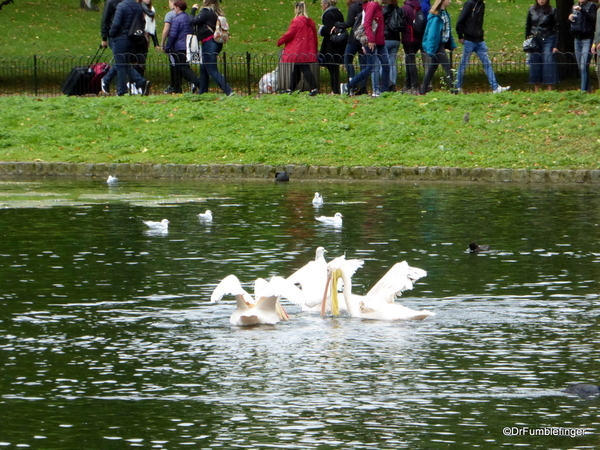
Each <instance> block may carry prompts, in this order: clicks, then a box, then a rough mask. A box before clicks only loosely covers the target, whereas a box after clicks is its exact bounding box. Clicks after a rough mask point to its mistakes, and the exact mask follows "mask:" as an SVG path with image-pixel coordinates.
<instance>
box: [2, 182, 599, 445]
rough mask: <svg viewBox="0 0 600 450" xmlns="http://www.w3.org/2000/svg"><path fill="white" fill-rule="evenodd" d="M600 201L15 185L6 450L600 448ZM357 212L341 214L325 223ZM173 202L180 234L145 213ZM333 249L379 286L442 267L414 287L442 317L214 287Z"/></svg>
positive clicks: (475, 189)
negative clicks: (358, 311) (592, 388)
mask: <svg viewBox="0 0 600 450" xmlns="http://www.w3.org/2000/svg"><path fill="white" fill-rule="evenodd" d="M315 191H319V192H321V193H322V194H323V196H324V198H325V204H324V205H323V206H322V207H320V208H319V209H316V208H315V207H313V205H312V204H311V199H312V197H313V194H314V192H315ZM599 194H600V190H599V189H598V187H593V186H585V185H580V186H556V185H537V186H534V185H532V186H528V185H513V184H507V185H505V184H502V185H497V184H451V183H447V184H446V183H395V182H370V183H330V182H297V181H294V180H292V181H291V182H289V183H275V182H271V181H239V182H235V183H234V182H231V181H229V182H220V181H216V180H209V181H193V182H192V181H186V182H179V181H166V180H161V181H157V180H144V181H140V180H136V181H128V180H121V181H120V182H119V184H118V185H117V186H115V187H108V186H107V185H106V183H105V182H104V180H92V179H85V180H81V179H78V180H74V179H50V180H47V179H43V180H41V179H33V180H28V179H21V178H9V179H7V178H5V179H0V223H2V227H1V229H0V361H1V362H2V365H1V368H0V447H1V448H3V447H6V448H31V449H45V450H52V449H123V448H135V447H141V448H157V449H177V448H202V449H225V448H226V449H230V448H240V449H264V448H274V449H348V450H354V449H421V448H422V449H445V448H448V449H450V448H451V449H456V448H464V449H467V448H484V449H490V448H514V447H525V448H536V449H550V448H561V449H562V448H577V449H583V448H589V449H592V448H600V419H599V417H598V412H599V409H600V400H599V399H598V398H588V399H581V398H579V397H577V396H572V395H567V394H564V393H563V392H562V389H564V388H565V387H566V386H567V385H569V384H570V383H573V382H586V383H594V384H600V366H599V364H598V351H599V350H600V336H599V333H598V329H599V328H598V325H599V318H600V314H599V309H598V306H597V305H598V301H599V288H598V281H597V280H598V275H599V274H600V239H599V235H600V225H599V224H600V195H599ZM206 209H211V210H212V212H213V215H214V221H213V222H212V223H211V224H203V223H200V221H199V220H198V219H197V217H196V215H197V214H198V213H200V212H204V211H205V210H206ZM335 212H341V213H342V214H343V215H344V223H343V225H342V227H341V228H333V227H328V226H325V225H322V224H320V223H319V222H317V221H316V220H315V218H314V217H315V215H321V214H324V215H333V214H334V213H335ZM163 218H168V219H169V220H170V222H171V225H170V228H169V231H168V233H166V234H153V233H151V232H149V231H148V229H147V228H146V227H145V225H144V224H143V223H142V220H160V219H163ZM473 240H477V241H478V242H479V243H480V244H489V245H490V246H491V251H490V252H488V253H483V254H470V253H468V252H467V251H466V250H467V247H468V244H469V242H471V241H473ZM317 246H324V247H325V248H326V249H327V251H328V253H327V255H326V256H327V258H328V259H331V258H333V257H335V256H339V255H341V254H343V253H346V255H347V257H348V258H362V259H364V260H365V264H364V267H363V268H362V269H360V270H359V271H358V272H357V273H356V275H355V277H354V278H353V282H354V286H353V290H354V291H355V292H357V293H365V292H366V291H367V290H368V289H369V288H370V286H372V285H373V284H374V283H375V282H376V281H377V280H378V279H379V278H380V277H381V276H382V275H383V274H384V273H385V272H386V271H387V269H388V268H389V267H391V266H392V265H393V264H394V263H396V262H400V261H402V260H406V261H407V262H408V263H409V264H410V265H412V266H415V267H420V268H422V269H425V270H426V271H427V272H428V275H427V277H425V278H422V279H421V280H419V282H418V283H417V284H416V285H415V287H414V289H413V290H412V291H407V292H405V294H404V296H403V297H401V298H400V299H399V302H400V303H402V304H404V305H405V306H409V307H412V308H415V309H430V310H432V311H434V312H435V313H436V315H435V316H434V317H431V318H428V319H427V320H425V321H422V322H394V323H392V322H376V321H365V320H359V319H352V318H348V317H343V316H342V317H324V318H322V317H320V316H319V315H314V314H310V313H302V312H301V311H300V309H299V307H297V306H294V305H289V304H286V309H287V311H288V313H290V316H291V320H290V321H289V322H283V323H279V324H277V325H273V326H257V327H248V328H240V327H233V326H231V325H230V324H229V316H230V314H231V313H232V311H233V310H234V308H235V301H234V299H233V298H231V297H227V298H225V299H224V300H223V301H221V302H220V303H217V304H212V303H210V300H209V298H210V294H211V292H212V290H213V289H214V287H215V285H216V284H217V283H218V282H219V281H220V280H221V279H222V278H224V277H225V276H226V275H229V274H235V275H237V276H238V277H239V278H240V280H241V281H242V282H244V283H247V284H248V288H249V290H251V286H250V284H251V282H252V281H253V280H254V279H256V278H257V277H269V276H272V275H283V276H287V275H289V274H291V273H292V272H293V270H295V269H297V268H299V267H301V266H303V265H304V264H306V263H307V262H308V261H310V260H311V259H314V252H315V248H316V247H317ZM506 427H508V430H507V431H503V429H504V428H506ZM524 427H528V428H524ZM550 427H555V428H554V429H552V428H550ZM559 427H562V429H561V428H559ZM540 430H541V431H540ZM532 433H534V434H535V433H541V434H542V435H532ZM552 433H554V434H556V433H559V434H567V435H563V436H556V435H554V436H552V435H551V434H552ZM575 433H577V434H583V433H585V434H583V435H574V434H575ZM507 434H512V435H507ZM517 434H518V435H517ZM544 434H545V435H544ZM548 434H550V435H548Z"/></svg>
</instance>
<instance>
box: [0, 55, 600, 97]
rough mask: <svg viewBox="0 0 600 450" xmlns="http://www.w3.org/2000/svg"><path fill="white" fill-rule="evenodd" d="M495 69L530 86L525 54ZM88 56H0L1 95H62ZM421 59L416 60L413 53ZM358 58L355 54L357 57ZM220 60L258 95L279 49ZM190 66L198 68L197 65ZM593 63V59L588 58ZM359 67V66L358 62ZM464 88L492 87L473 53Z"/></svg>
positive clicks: (155, 66)
mask: <svg viewBox="0 0 600 450" xmlns="http://www.w3.org/2000/svg"><path fill="white" fill-rule="evenodd" d="M108 54H109V52H106V55H105V56H103V57H102V59H101V62H104V63H108V64H111V63H112V62H113V61H112V58H111V56H109V55H108ZM489 56H490V59H491V61H492V65H493V68H494V72H495V73H496V76H497V78H498V82H499V83H500V84H501V85H511V86H513V89H514V88H519V89H530V86H529V85H528V83H527V73H528V60H527V58H528V55H527V54H526V53H518V54H509V53H490V54H489ZM461 57H462V54H461V53H458V52H453V54H452V63H453V69H454V70H457V69H458V65H459V63H460V59H461ZM556 59H557V64H558V67H559V73H560V76H559V80H560V81H559V86H558V89H561V90H571V89H578V88H579V82H578V71H577V67H576V64H575V58H574V55H573V54H562V53H559V54H557V57H556ZM90 60H91V56H89V57H84V56H81V57H73V56H57V57H52V56H40V55H34V56H31V57H22V58H2V57H0V95H33V96H56V95H61V94H62V93H61V86H62V84H63V83H64V81H65V79H66V77H67V75H68V74H69V72H70V71H71V69H72V68H74V67H76V66H89V64H90ZM403 61H404V54H403V53H401V52H400V53H398V56H397V60H396V65H397V69H398V79H397V83H398V87H402V85H403V82H404V79H405V77H406V70H405V66H404V63H403ZM417 61H418V62H419V61H420V59H419V58H417ZM355 62H356V63H357V59H356V58H355ZM218 65H219V70H220V72H221V73H222V74H223V75H224V76H225V77H226V79H227V82H228V83H229V85H230V86H231V87H232V88H233V89H234V91H235V92H236V93H238V94H240V95H260V93H259V81H260V79H261V77H262V76H263V75H265V74H267V73H269V72H272V71H273V70H275V69H276V68H277V67H278V66H279V54H278V53H273V54H250V53H248V52H246V53H227V52H222V53H221V54H220V55H219V59H218ZM192 67H193V70H194V71H196V72H197V73H198V71H199V69H198V66H197V65H193V66H192ZM418 67H419V68H418V71H419V78H420V79H421V80H422V77H423V74H424V68H423V65H422V64H420V63H419V64H418ZM592 67H595V61H594V62H593V63H592ZM340 70H341V80H342V81H345V80H346V79H347V75H346V72H345V70H344V67H343V66H340ZM357 70H359V69H358V67H357ZM313 71H314V73H315V75H316V80H317V83H318V85H319V92H321V93H329V92H331V86H330V80H329V72H328V71H327V69H326V68H325V67H319V66H318V65H317V64H314V65H313ZM590 72H591V76H592V82H593V83H596V82H597V80H598V77H597V75H596V71H595V70H593V69H590ZM439 75H440V76H438V75H436V78H437V79H436V80H435V84H434V88H435V87H439V86H437V83H438V82H439V81H438V80H439V79H440V78H441V70H440V73H439ZM144 76H145V77H146V78H147V79H149V80H151V82H152V91H151V92H152V93H153V94H159V93H163V91H164V90H165V89H166V88H167V86H168V85H169V81H170V70H169V61H168V57H167V55H165V54H160V53H156V54H150V55H148V57H147V60H146V65H145V75H144ZM463 90H464V91H466V92H489V91H490V87H489V84H488V82H487V79H486V77H485V74H484V72H483V68H482V65H481V63H480V62H479V60H478V59H477V57H476V55H472V57H471V60H470V63H469V65H468V67H467V71H466V74H465V78H464V81H463ZM210 91H211V92H219V90H218V87H217V86H216V85H214V83H212V82H211V87H210Z"/></svg>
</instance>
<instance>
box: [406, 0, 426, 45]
mask: <svg viewBox="0 0 600 450" xmlns="http://www.w3.org/2000/svg"><path fill="white" fill-rule="evenodd" d="M417 10H421V2H420V1H419V0H406V1H405V2H404V5H403V6H402V11H404V20H405V21H406V27H405V28H404V31H402V44H404V45H411V44H419V45H420V44H421V41H422V40H423V36H422V35H420V34H417V33H415V30H414V29H413V26H412V24H413V23H414V22H415V15H416V14H415V11H417ZM423 13H425V11H423Z"/></svg>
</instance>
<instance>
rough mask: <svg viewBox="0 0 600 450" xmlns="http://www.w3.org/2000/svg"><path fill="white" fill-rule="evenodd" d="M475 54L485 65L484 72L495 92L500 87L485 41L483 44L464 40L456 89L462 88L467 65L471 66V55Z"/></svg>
mask: <svg viewBox="0 0 600 450" xmlns="http://www.w3.org/2000/svg"><path fill="white" fill-rule="evenodd" d="M473 52H475V54H476V55H477V57H478V58H479V61H481V64H483V71H484V72H485V76H486V77H487V79H488V81H489V83H490V86H492V90H495V89H496V88H497V87H498V82H497V81H496V75H494V69H492V62H491V61H490V58H489V57H488V48H487V45H486V44H485V41H481V42H473V41H467V40H466V39H465V40H464V43H463V55H462V59H461V60H460V66H459V67H458V75H457V76H456V88H457V89H460V88H462V80H463V77H464V76H465V70H466V69H467V64H469V60H470V59H471V55H472V54H473Z"/></svg>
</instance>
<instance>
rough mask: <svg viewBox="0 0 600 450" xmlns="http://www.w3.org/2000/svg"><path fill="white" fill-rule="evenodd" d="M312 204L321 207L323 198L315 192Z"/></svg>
mask: <svg viewBox="0 0 600 450" xmlns="http://www.w3.org/2000/svg"><path fill="white" fill-rule="evenodd" d="M312 204H313V205H315V206H321V205H322V204H323V196H322V195H321V194H319V193H318V192H315V196H314V197H313V199H312Z"/></svg>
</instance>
